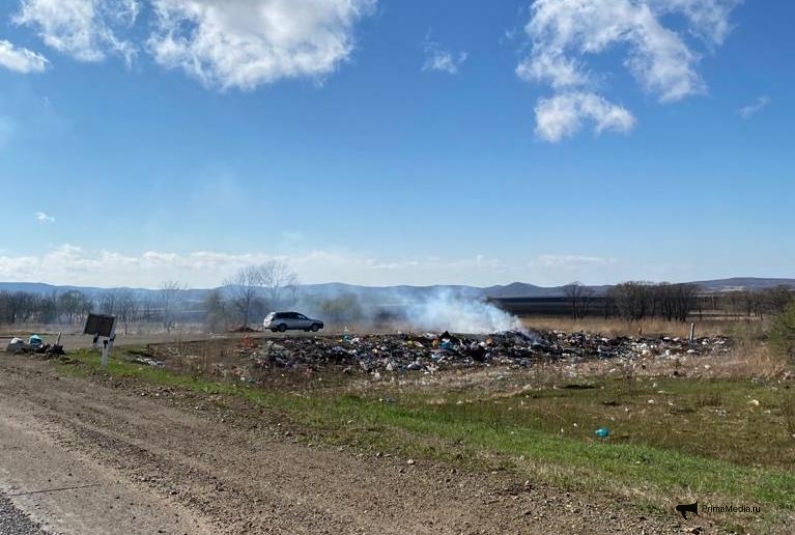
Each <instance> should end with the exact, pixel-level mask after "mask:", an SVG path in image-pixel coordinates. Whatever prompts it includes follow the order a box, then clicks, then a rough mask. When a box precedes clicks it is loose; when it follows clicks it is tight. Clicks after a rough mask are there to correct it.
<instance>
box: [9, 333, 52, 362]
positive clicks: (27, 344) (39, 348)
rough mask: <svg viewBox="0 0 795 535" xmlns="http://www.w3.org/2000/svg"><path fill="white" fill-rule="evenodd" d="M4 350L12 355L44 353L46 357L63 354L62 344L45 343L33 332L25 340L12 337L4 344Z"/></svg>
mask: <svg viewBox="0 0 795 535" xmlns="http://www.w3.org/2000/svg"><path fill="white" fill-rule="evenodd" d="M6 352H7V353H11V354H13V355H16V354H27V353H35V354H38V355H46V356H47V357H54V356H58V355H63V354H64V350H63V346H62V345H60V344H57V343H55V344H47V343H45V342H44V340H43V339H42V338H41V337H40V336H39V335H37V334H33V335H31V336H30V338H28V340H27V341H25V340H24V339H22V338H18V337H14V338H12V339H11V340H10V341H9V342H8V345H7V346H6Z"/></svg>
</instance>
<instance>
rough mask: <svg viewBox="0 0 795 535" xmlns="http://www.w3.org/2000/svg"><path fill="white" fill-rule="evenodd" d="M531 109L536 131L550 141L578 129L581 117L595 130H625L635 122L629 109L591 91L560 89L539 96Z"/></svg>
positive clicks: (581, 123) (562, 137)
mask: <svg viewBox="0 0 795 535" xmlns="http://www.w3.org/2000/svg"><path fill="white" fill-rule="evenodd" d="M535 113H536V134H537V135H538V136H539V137H540V138H542V139H544V140H546V141H550V142H557V141H560V140H562V139H564V138H567V137H571V136H573V135H574V134H576V133H577V132H579V131H580V130H581V129H582V126H583V122H584V121H589V122H592V123H593V124H594V130H595V131H596V132H597V133H601V132H604V131H614V132H629V131H630V130H632V128H633V127H634V126H635V118H634V117H633V116H632V114H631V113H630V112H629V111H627V110H626V109H625V108H623V107H621V106H618V105H616V104H612V103H610V102H608V101H607V100H605V99H604V98H602V97H600V96H598V95H595V94H592V93H564V94H560V95H556V96H554V97H552V98H547V99H541V100H539V101H538V105H537V106H536V108H535Z"/></svg>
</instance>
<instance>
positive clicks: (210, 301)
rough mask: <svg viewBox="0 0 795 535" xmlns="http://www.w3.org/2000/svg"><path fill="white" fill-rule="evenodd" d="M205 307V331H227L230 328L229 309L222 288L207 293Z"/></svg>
mask: <svg viewBox="0 0 795 535" xmlns="http://www.w3.org/2000/svg"><path fill="white" fill-rule="evenodd" d="M203 308H204V312H205V317H204V330H205V332H209V333H217V332H223V331H226V330H227V329H228V328H229V311H228V309H227V303H226V301H225V300H224V296H223V293H222V292H221V291H220V290H218V289H215V290H210V291H209V292H208V293H207V296H206V297H205V298H204V303H203Z"/></svg>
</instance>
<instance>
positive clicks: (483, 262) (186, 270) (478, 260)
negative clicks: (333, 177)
mask: <svg viewBox="0 0 795 535" xmlns="http://www.w3.org/2000/svg"><path fill="white" fill-rule="evenodd" d="M269 260H281V261H284V262H286V263H287V264H288V265H289V266H290V268H291V269H292V270H294V271H295V272H296V273H297V274H298V278H299V280H300V281H301V282H332V281H338V282H349V283H354V284H372V285H378V286H382V285H387V284H403V283H405V284H428V283H433V282H434V281H435V282H441V283H460V284H467V283H472V282H473V281H478V280H493V279H494V277H501V276H502V277H503V279H502V280H507V277H508V276H509V273H512V272H510V268H509V267H508V266H506V265H505V264H503V263H502V262H500V261H499V260H498V259H495V258H490V257H487V256H485V255H476V256H474V257H469V258H458V259H455V258H454V259H442V258H431V257H425V258H415V259H403V258H402V259H394V260H393V259H383V258H377V257H374V256H372V255H368V254H362V253H356V252H350V251H334V250H309V251H301V252H295V253H293V254H290V255H278V254H270V253H266V252H251V253H242V254H229V253H223V252H214V251H196V252H192V253H185V254H180V253H173V252H164V251H146V252H143V253H141V254H125V253H120V252H117V251H109V250H91V249H85V248H83V247H80V246H77V245H73V244H64V245H61V246H59V247H56V248H53V249H51V250H49V251H44V252H41V253H37V254H33V255H24V256H10V255H3V254H0V280H8V281H15V280H37V281H42V282H49V283H52V284H78V285H92V286H120V285H121V286H141V287H149V288H156V287H158V286H159V285H160V284H161V283H162V282H163V281H165V280H169V279H176V280H180V281H181V282H184V283H185V284H187V285H189V286H192V287H197V288H201V287H205V288H206V287H214V286H218V285H220V284H221V283H222V281H223V280H225V279H227V278H228V277H229V276H231V275H233V274H234V273H235V272H236V271H238V270H239V269H240V268H242V267H245V266H248V265H251V264H259V263H262V262H267V261H269ZM498 280H499V279H498Z"/></svg>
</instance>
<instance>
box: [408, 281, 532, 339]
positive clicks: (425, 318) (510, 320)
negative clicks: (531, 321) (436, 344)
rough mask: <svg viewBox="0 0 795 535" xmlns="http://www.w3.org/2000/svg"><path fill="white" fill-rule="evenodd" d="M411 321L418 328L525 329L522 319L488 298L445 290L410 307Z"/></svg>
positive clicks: (483, 331) (470, 331)
mask: <svg viewBox="0 0 795 535" xmlns="http://www.w3.org/2000/svg"><path fill="white" fill-rule="evenodd" d="M408 311H409V312H408V317H407V319H408V321H409V323H410V324H411V325H412V326H414V327H415V328H417V329H421V330H426V331H434V332H441V331H449V332H452V333H461V334H491V333H498V332H506V331H520V332H525V331H526V329H525V327H524V326H523V325H522V322H521V320H519V318H517V317H516V316H513V315H511V314H509V313H507V312H505V311H504V310H500V309H499V308H497V307H496V306H494V305H493V304H491V303H488V302H486V301H481V300H477V299H471V298H465V297H461V296H457V295H454V294H453V293H451V292H447V291H443V292H439V293H437V294H434V295H433V296H432V297H430V298H429V299H426V300H424V301H422V302H420V303H416V302H415V303H411V304H409V306H408Z"/></svg>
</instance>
